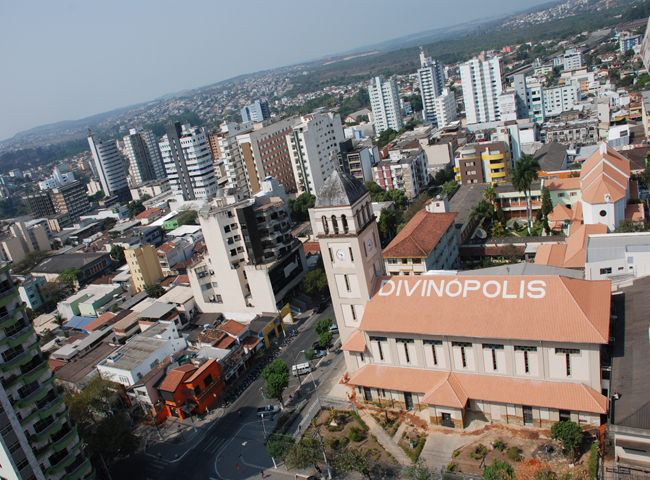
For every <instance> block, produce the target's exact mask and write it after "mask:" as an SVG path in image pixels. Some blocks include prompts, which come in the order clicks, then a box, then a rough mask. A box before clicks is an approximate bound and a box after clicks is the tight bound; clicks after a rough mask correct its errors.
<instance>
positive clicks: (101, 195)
mask: <svg viewBox="0 0 650 480" xmlns="http://www.w3.org/2000/svg"><path fill="white" fill-rule="evenodd" d="M105 196H106V195H105V194H104V190H100V191H99V192H95V193H93V194H92V195H89V196H88V200H90V201H91V202H97V201H99V200H101V199H102V198H104V197H105Z"/></svg>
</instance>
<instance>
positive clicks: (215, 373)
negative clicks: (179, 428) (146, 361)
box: [158, 359, 224, 418]
mask: <svg viewBox="0 0 650 480" xmlns="http://www.w3.org/2000/svg"><path fill="white" fill-rule="evenodd" d="M223 387H224V378H223V370H222V368H221V365H220V364H219V362H217V361H216V360H214V359H210V360H207V361H206V362H205V363H203V364H202V365H200V366H196V365H192V364H187V365H183V366H180V367H178V368H175V369H173V370H172V371H171V372H169V374H168V375H167V377H166V378H165V380H164V381H163V382H162V383H161V384H160V386H159V387H158V389H159V390H160V394H161V396H162V398H163V399H164V400H165V404H166V406H167V412H168V414H169V416H173V417H179V418H185V417H186V416H187V415H190V414H191V413H190V412H195V413H197V414H202V413H205V411H206V410H207V409H208V408H209V407H210V405H212V404H213V403H214V402H215V401H216V400H217V399H218V398H219V395H221V392H222V391H223Z"/></svg>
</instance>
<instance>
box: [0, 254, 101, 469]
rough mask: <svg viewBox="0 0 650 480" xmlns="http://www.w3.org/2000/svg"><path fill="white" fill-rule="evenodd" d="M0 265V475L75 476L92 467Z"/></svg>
mask: <svg viewBox="0 0 650 480" xmlns="http://www.w3.org/2000/svg"><path fill="white" fill-rule="evenodd" d="M9 268H10V265H6V264H5V265H2V266H0V296H1V297H2V301H1V304H2V306H1V307H0V336H1V337H2V339H0V357H1V360H0V371H1V372H2V373H1V374H0V376H1V377H2V388H0V435H2V442H0V457H2V462H0V477H2V478H6V479H22V480H31V479H39V480H42V479H48V480H49V479H57V480H58V479H80V478H85V477H86V476H88V475H89V474H90V473H91V472H92V466H91V464H90V460H89V459H87V458H85V456H84V454H83V450H82V443H81V441H80V438H79V435H78V433H77V429H76V428H75V427H74V426H73V425H72V423H71V422H70V418H69V417H68V415H67V407H66V405H65V403H64V402H63V395H61V394H60V393H59V392H58V390H57V387H56V385H54V379H55V377H54V374H53V373H52V372H51V371H50V368H49V365H48V363H47V357H45V356H44V355H43V354H42V353H41V350H40V348H39V346H40V341H39V338H38V335H36V332H35V331H34V329H33V326H32V324H31V322H30V321H29V319H28V318H27V315H26V314H25V308H26V307H27V304H25V303H22V302H21V300H20V297H19V292H18V291H17V290H16V288H15V287H14V285H13V282H12V281H11V278H10V277H9V274H8V271H9Z"/></svg>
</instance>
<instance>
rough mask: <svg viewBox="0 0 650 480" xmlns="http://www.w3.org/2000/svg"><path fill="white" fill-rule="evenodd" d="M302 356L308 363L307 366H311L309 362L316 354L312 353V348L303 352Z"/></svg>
mask: <svg viewBox="0 0 650 480" xmlns="http://www.w3.org/2000/svg"><path fill="white" fill-rule="evenodd" d="M304 354H305V360H307V361H308V362H309V364H310V365H311V361H312V360H313V359H314V357H315V356H316V352H314V349H313V348H310V349H309V350H305V351H304Z"/></svg>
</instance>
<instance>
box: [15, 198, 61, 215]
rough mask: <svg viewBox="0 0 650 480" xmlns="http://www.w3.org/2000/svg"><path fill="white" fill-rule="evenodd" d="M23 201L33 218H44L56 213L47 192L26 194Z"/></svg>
mask: <svg viewBox="0 0 650 480" xmlns="http://www.w3.org/2000/svg"><path fill="white" fill-rule="evenodd" d="M23 203H25V205H26V206H27V210H28V211H29V213H30V215H33V216H34V218H45V217H49V216H50V215H54V214H55V213H56V210H54V205H52V199H51V198H50V195H49V194H48V192H39V193H34V194H32V195H26V196H24V197H23Z"/></svg>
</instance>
